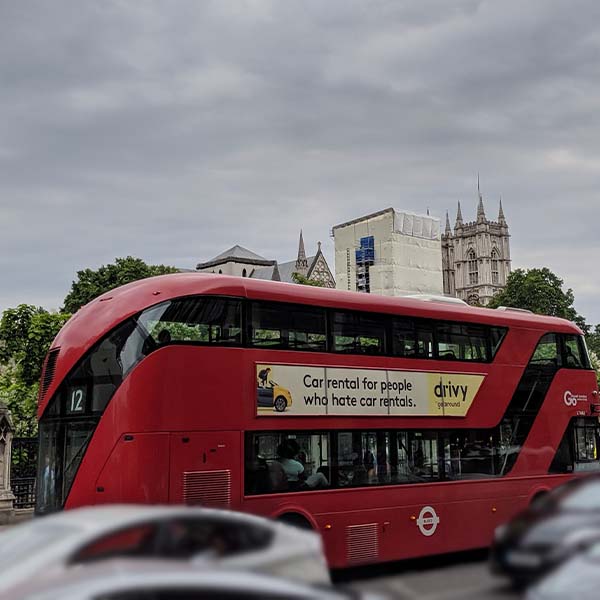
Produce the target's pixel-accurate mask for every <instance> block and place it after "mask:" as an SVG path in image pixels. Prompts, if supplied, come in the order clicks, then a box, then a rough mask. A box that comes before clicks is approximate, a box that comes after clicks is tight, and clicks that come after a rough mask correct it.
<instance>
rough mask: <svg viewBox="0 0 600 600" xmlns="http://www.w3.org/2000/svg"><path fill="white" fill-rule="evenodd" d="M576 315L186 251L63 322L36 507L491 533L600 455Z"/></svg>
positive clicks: (358, 551)
mask: <svg viewBox="0 0 600 600" xmlns="http://www.w3.org/2000/svg"><path fill="white" fill-rule="evenodd" d="M597 408H598V405H597V386H596V378H595V374H594V372H593V371H592V370H591V368H590V363H589V359H588V355H587V350H586V348H585V343H584V340H583V337H582V333H581V331H580V330H579V329H578V328H577V327H576V326H575V325H573V324H572V323H570V322H568V321H565V320H562V319H557V318H550V317H540V316H535V315H533V314H530V313H526V312H519V311H515V310H489V309H482V308H472V307H469V306H467V305H465V304H463V303H457V302H449V301H448V302H444V301H424V300H421V299H410V298H388V297H380V296H374V295H367V294H358V293H353V292H343V291H334V290H324V289H319V288H313V287H309V286H299V285H290V284H282V283H275V282H266V281H257V280H251V279H243V278H232V277H226V276H217V275H205V274H194V273H184V274H176V275H167V276H163V277H157V278H151V279H146V280H143V281H139V282H136V283H132V284H129V285H126V286H124V287H122V288H119V289H116V290H113V291H111V292H109V293H107V294H104V295H103V296H101V297H99V298H98V299H96V300H94V301H93V302H91V303H90V304H88V305H87V306H85V307H84V308H82V309H81V310H80V311H79V312H78V313H77V314H76V315H74V316H73V317H72V319H71V320H70V321H69V322H68V323H67V324H66V325H65V326H64V327H63V329H62V330H61V332H60V333H59V335H58V336H57V338H56V339H55V341H54V342H53V345H52V347H51V349H50V352H49V354H48V357H47V359H46V363H45V367H44V371H43V374H42V381H41V386H40V402H39V430H40V464H39V473H38V491H37V512H38V513H47V512H51V511H55V510H59V509H62V508H71V507H76V506H82V505H90V504H99V503H107V502H142V503H189V504H203V505H206V506H216V507H223V508H232V509H238V510H244V511H249V512H253V513H257V514H262V515H268V516H271V517H274V518H280V519H284V520H287V521H289V522H293V523H296V524H298V525H303V526H306V527H311V528H313V529H315V530H317V531H319V532H321V534H322V536H323V540H324V544H325V548H326V552H327V555H328V559H329V561H330V564H331V566H333V567H344V566H348V565H353V564H359V563H368V562H376V561H388V560H396V559H402V558H408V557H416V556H423V555H427V554H438V553H443V552H452V551H457V550H463V549H467V548H475V547H483V546H486V545H488V544H489V542H490V540H491V537H492V533H493V530H494V528H495V526H496V525H498V524H499V523H502V522H504V521H506V520H507V519H508V518H509V517H510V516H511V515H513V514H514V513H515V512H516V511H518V510H520V509H521V508H523V507H525V506H526V505H528V504H529V503H530V502H531V501H532V499H533V498H534V497H535V496H536V495H537V494H540V493H543V492H545V491H548V490H549V489H551V488H552V487H553V486H555V485H557V484H558V483H560V482H562V481H564V480H565V478H566V477H570V476H572V475H573V474H574V473H578V472H586V471H591V470H596V469H598V468H600V462H599V456H598V446H599V435H600V432H599V426H598V417H597V416H596V412H595V411H596V409H597Z"/></svg>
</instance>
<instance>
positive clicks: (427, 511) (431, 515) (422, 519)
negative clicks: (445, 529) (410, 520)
mask: <svg viewBox="0 0 600 600" xmlns="http://www.w3.org/2000/svg"><path fill="white" fill-rule="evenodd" d="M439 523H440V518H439V517H438V516H437V513H436V512H435V510H434V509H433V508H432V507H431V506H424V507H423V508H422V509H421V512H420V513H419V518H418V519H417V527H418V528H419V531H420V532H421V533H422V534H423V535H424V536H426V537H429V536H431V535H433V534H434V533H435V530H436V529H437V526H438V525H439Z"/></svg>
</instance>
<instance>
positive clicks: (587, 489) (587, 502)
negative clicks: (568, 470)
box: [560, 481, 600, 511]
mask: <svg viewBox="0 0 600 600" xmlns="http://www.w3.org/2000/svg"><path fill="white" fill-rule="evenodd" d="M560 505H561V508H562V509H563V510H569V511H571V510H573V511H580V510H585V511H588V510H598V511H600V481H593V482H588V483H584V484H583V485H580V486H577V487H576V488H575V489H573V490H571V491H570V493H568V494H566V495H565V496H564V498H562V500H561V502H560Z"/></svg>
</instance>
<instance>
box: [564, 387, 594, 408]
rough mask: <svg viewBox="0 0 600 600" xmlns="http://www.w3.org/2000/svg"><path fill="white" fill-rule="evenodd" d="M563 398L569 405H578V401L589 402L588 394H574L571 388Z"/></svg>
mask: <svg viewBox="0 0 600 600" xmlns="http://www.w3.org/2000/svg"><path fill="white" fill-rule="evenodd" d="M563 400H564V401H565V404H566V405H567V406H577V403H578V402H587V401H588V398H587V396H585V395H583V394H572V393H571V392H570V391H569V390H567V391H566V392H565V395H564V396H563Z"/></svg>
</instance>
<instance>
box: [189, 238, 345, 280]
mask: <svg viewBox="0 0 600 600" xmlns="http://www.w3.org/2000/svg"><path fill="white" fill-rule="evenodd" d="M196 270H197V271H201V272H204V273H219V274H223V275H234V276H237V277H249V278H252V279H268V280H270V281H283V282H286V283H296V282H295V281H294V273H298V274H299V275H302V276H303V277H306V279H309V280H310V281H316V282H319V283H320V284H322V286H323V287H328V288H335V279H334V278H333V275H332V274H331V270H330V269H329V265H328V264H327V260H326V259H325V256H324V255H323V252H322V251H321V242H318V244H317V251H316V253H315V254H314V255H312V256H306V250H305V248H304V237H303V236H302V231H300V240H299V242H298V256H297V257H296V259H295V260H290V261H287V262H282V263H279V262H277V261H276V260H270V259H267V258H264V257H263V256H260V255H258V254H255V253H254V252H252V251H251V250H248V249H247V248H244V247H242V246H238V245H236V246H233V247H232V248H229V249H228V250H226V251H225V252H223V253H221V254H219V255H218V256H215V257H214V258H213V259H211V260H209V261H207V262H204V263H198V265H197V266H196Z"/></svg>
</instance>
